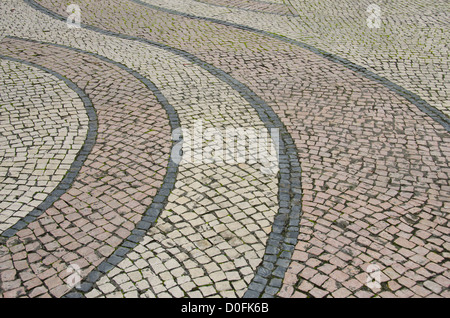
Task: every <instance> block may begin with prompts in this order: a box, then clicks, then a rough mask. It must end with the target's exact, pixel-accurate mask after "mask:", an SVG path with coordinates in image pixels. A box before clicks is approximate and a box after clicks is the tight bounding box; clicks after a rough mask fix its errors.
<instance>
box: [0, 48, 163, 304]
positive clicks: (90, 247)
mask: <svg viewBox="0 0 450 318" xmlns="http://www.w3.org/2000/svg"><path fill="white" fill-rule="evenodd" d="M0 54H3V55H6V56H13V57H16V58H19V59H23V60H25V61H29V62H35V63H38V64H39V65H42V66H45V67H48V68H51V69H52V70H54V71H56V72H59V73H60V74H61V75H63V76H67V78H69V79H71V80H72V81H73V82H74V83H75V84H77V85H78V86H79V87H80V88H82V89H83V90H84V91H85V92H86V93H87V95H88V97H89V98H90V99H91V100H92V103H93V105H94V107H95V109H96V111H97V116H98V135H97V139H96V144H95V146H94V148H93V149H92V151H91V154H90V155H89V157H88V158H87V160H86V162H85V163H84V166H83V167H82V169H81V171H80V172H79V175H78V177H77V178H76V180H75V182H74V184H73V186H72V187H71V189H69V190H68V191H67V192H66V193H65V194H63V195H62V196H61V198H60V199H59V200H58V201H56V202H55V203H54V205H53V206H52V207H51V208H50V209H48V210H47V211H45V213H44V214H42V215H41V216H40V217H39V218H38V219H37V220H36V221H35V222H32V223H31V224H29V226H28V227H27V228H25V229H23V230H21V231H19V232H18V233H17V234H16V235H15V236H13V237H11V238H10V239H9V240H8V241H7V242H6V244H5V245H2V246H1V247H0V271H1V288H2V290H3V291H2V293H3V296H5V297H11V296H21V295H27V296H30V297H35V296H45V295H50V296H54V297H60V296H63V295H64V294H65V293H66V292H67V291H68V290H69V288H68V286H67V285H66V283H65V282H64V280H65V279H66V278H67V276H68V275H69V274H70V273H69V272H68V271H67V270H66V269H67V268H68V265H69V264H76V265H78V266H79V267H80V268H81V269H82V271H83V272H84V273H86V274H88V273H89V272H90V271H91V270H92V269H93V268H94V267H95V266H97V265H98V264H100V262H101V261H102V260H104V259H105V258H106V257H108V256H110V255H111V253H112V252H113V251H114V250H115V248H116V247H117V246H118V245H119V244H120V243H121V242H122V241H123V240H124V239H125V238H126V237H127V236H128V235H130V233H131V231H132V230H133V229H134V228H135V224H136V223H137V222H138V221H139V220H140V219H141V216H142V214H143V213H144V212H145V210H146V209H147V207H148V206H149V205H150V203H151V202H152V197H153V196H154V195H155V194H156V191H157V189H158V188H159V187H160V186H161V184H162V179H163V177H164V175H165V166H166V165H167V161H168V153H169V150H170V147H169V145H170V143H169V140H170V139H169V138H170V133H169V132H170V130H169V129H170V127H169V124H168V120H167V119H166V115H165V112H164V110H163V109H162V108H161V107H160V106H159V104H158V102H157V101H156V99H155V97H154V96H153V95H152V93H151V91H149V90H148V88H147V87H145V86H144V84H143V83H141V82H140V81H139V80H137V79H136V78H134V77H133V76H131V75H130V74H129V73H127V72H125V71H124V70H121V69H119V68H118V67H116V66H114V65H111V64H108V63H106V62H103V61H101V60H99V59H97V58H94V57H92V56H89V55H85V54H81V53H76V52H74V51H71V50H68V49H63V48H58V47H55V46H51V45H45V44H37V43H32V42H25V41H20V40H13V39H8V40H3V41H2V42H1V43H0ZM125 118H126V119H125ZM143 134H147V138H146V139H145V143H143V142H142V139H141V136H142V135H143ZM125 167H127V168H125Z"/></svg>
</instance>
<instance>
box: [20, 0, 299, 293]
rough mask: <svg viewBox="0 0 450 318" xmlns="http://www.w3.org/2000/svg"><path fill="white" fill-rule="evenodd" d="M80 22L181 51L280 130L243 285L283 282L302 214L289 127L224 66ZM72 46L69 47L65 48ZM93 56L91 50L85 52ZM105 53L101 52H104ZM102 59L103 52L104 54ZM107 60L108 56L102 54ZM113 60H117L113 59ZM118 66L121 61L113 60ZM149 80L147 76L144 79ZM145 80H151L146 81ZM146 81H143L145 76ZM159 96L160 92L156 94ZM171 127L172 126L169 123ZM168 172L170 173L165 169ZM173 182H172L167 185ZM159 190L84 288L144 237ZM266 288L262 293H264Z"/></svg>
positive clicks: (159, 203) (254, 288) (158, 204)
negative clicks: (267, 199)
mask: <svg viewBox="0 0 450 318" xmlns="http://www.w3.org/2000/svg"><path fill="white" fill-rule="evenodd" d="M24 2H25V3H27V4H29V5H30V6H31V7H33V8H34V9H36V10H38V11H41V12H43V13H45V14H47V15H49V16H50V17H52V18H55V19H57V20H61V21H65V20H66V18H65V17H63V16H60V15H59V14H56V13H54V12H52V11H50V10H48V9H46V8H45V7H42V6H41V5H39V4H38V3H36V2H35V1H34V0H24ZM81 27H83V28H85V29H89V30H92V31H95V32H98V33H101V34H105V35H109V36H115V37H119V38H123V39H128V40H134V41H139V42H141V43H145V44H148V45H152V46H156V47H158V48H161V49H164V50H167V51H169V52H171V53H173V54H176V55H178V56H181V57H183V58H185V59H186V60H188V61H189V62H191V63H193V64H195V65H197V66H199V67H201V68H203V69H204V70H206V71H208V72H209V73H211V74H212V75H214V76H215V77H217V78H218V79H219V80H221V81H223V82H225V83H226V84H228V85H229V86H230V87H232V88H233V89H234V90H236V91H237V92H238V93H239V94H240V95H241V96H242V97H243V98H244V99H245V100H246V101H247V102H248V103H249V104H250V105H251V106H252V107H253V108H255V110H256V111H257V113H258V115H259V117H260V118H261V120H262V121H263V122H264V124H265V126H266V128H267V129H268V130H270V129H272V128H278V129H279V130H280V137H281V140H280V143H279V168H280V172H279V191H278V197H279V212H278V214H277V215H276V216H275V219H274V223H273V229H272V232H271V234H270V235H269V239H268V241H267V247H266V251H265V255H264V258H263V262H262V264H261V265H260V266H259V268H258V269H257V270H256V273H255V276H254V278H253V281H252V282H251V283H250V284H249V287H248V291H247V292H246V294H245V295H244V297H250V298H256V297H260V296H264V297H273V296H274V295H275V294H276V292H277V291H278V290H279V288H280V287H281V285H282V279H283V277H284V275H285V273H286V270H287V269H288V266H289V263H290V261H291V257H292V254H293V252H294V248H295V244H296V243H297V236H298V234H299V224H300V214H301V191H302V190H301V182H300V178H301V168H300V163H299V159H298V154H297V149H296V147H295V144H294V141H293V139H292V137H291V136H290V134H289V133H288V131H287V129H286V127H285V126H284V124H283V123H282V122H281V120H280V119H279V118H278V116H277V115H276V114H275V112H274V111H273V110H272V108H271V107H270V106H268V105H267V104H266V102H265V101H264V100H262V99H261V98H260V97H258V96H257V95H256V94H255V93H254V92H253V91H251V90H250V89H249V88H248V87H247V86H246V85H245V84H243V83H241V82H239V81H237V80H236V79H234V78H233V77H231V76H230V75H229V74H227V73H226V72H224V71H222V70H221V69H218V68H216V67H214V66H212V65H210V64H208V63H206V62H204V61H202V60H201V59H199V58H197V57H196V56H194V55H192V54H190V53H187V52H185V51H182V50H179V49H176V48H172V47H170V46H167V45H164V44H161V43H156V42H153V41H149V40H146V39H141V38H137V37H133V36H128V35H123V34H120V33H116V32H111V31H106V30H103V29H99V28H97V27H93V26H90V25H85V24H81ZM69 49H72V50H73V48H69ZM87 54H92V55H93V56H96V55H95V54H93V53H87ZM103 58H104V57H103ZM105 59H106V58H105ZM106 60H108V59H106ZM112 63H117V62H114V61H112ZM117 66H119V67H121V68H124V69H125V68H126V67H125V66H123V65H121V64H118V65H117ZM126 70H127V71H128V72H131V73H132V74H133V75H135V74H136V75H138V76H139V77H138V78H140V79H141V80H146V79H145V78H143V77H142V76H140V75H139V74H138V73H137V72H135V71H133V70H130V69H128V68H126ZM146 81H148V80H146ZM148 82H149V83H150V81H148ZM144 83H145V82H144ZM160 95H161V96H162V94H160ZM172 128H176V127H172ZM171 174H172V175H173V176H172V177H169V175H171ZM174 175H175V173H172V172H168V174H167V176H166V179H165V180H167V178H168V177H169V178H173V181H175V180H174V179H175V176H174ZM172 186H173V185H172ZM161 191H162V192H163V193H162V194H160V193H158V194H157V195H156V196H155V199H154V201H153V204H152V206H151V207H150V209H149V210H148V211H147V213H146V214H145V217H144V218H143V220H142V221H141V222H142V223H138V225H137V229H135V230H133V232H132V234H131V235H130V237H129V238H128V239H127V240H126V241H125V242H124V243H123V244H122V245H121V246H120V247H119V248H118V249H117V250H116V251H115V252H114V254H113V255H112V256H111V257H110V258H108V259H107V260H106V261H104V262H103V263H102V264H100V266H98V270H95V271H93V272H91V273H90V274H89V275H88V277H87V279H86V281H85V282H83V283H82V284H81V287H80V291H82V292H87V291H89V290H90V289H91V288H92V287H93V284H94V283H95V282H96V281H97V280H98V279H99V278H100V277H101V276H102V275H103V274H105V273H106V272H108V271H109V270H111V269H112V268H114V267H115V266H116V265H117V264H119V263H120V261H122V260H123V259H124V258H125V256H126V255H127V253H128V252H129V251H130V250H131V249H132V248H134V247H136V246H137V244H138V242H139V239H140V238H142V237H143V235H144V234H145V233H146V231H147V230H148V229H149V228H150V227H151V226H152V225H153V224H154V222H155V221H156V219H157V217H158V215H159V213H160V212H161V210H162V208H163V207H164V204H165V203H166V200H167V196H168V194H169V193H170V188H168V187H167V186H166V187H165V184H164V185H163V187H162V188H161ZM266 291H267V293H266ZM80 296H82V294H80V293H79V292H74V293H69V294H68V295H67V297H80Z"/></svg>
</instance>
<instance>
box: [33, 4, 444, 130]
mask: <svg viewBox="0 0 450 318" xmlns="http://www.w3.org/2000/svg"><path fill="white" fill-rule="evenodd" d="M26 1H33V2H34V0H26ZM129 1H132V2H135V3H137V4H140V5H142V6H146V7H149V8H151V9H154V10H158V11H162V12H166V13H169V14H174V15H179V16H183V17H185V18H190V19H196V20H203V21H208V22H213V23H217V24H221V25H225V26H229V27H234V28H237V29H240V30H244V31H249V32H254V33H257V34H261V35H265V36H268V37H271V38H274V39H277V40H280V41H284V42H286V43H289V44H292V45H296V46H299V47H301V48H303V49H306V50H308V51H310V52H313V53H315V54H317V55H319V56H321V57H323V58H325V59H327V60H329V61H331V62H334V63H338V64H340V65H343V66H344V67H346V68H348V69H350V70H352V71H354V72H356V73H358V74H360V75H361V76H363V77H365V78H367V79H370V80H372V81H374V82H377V83H379V84H381V85H383V86H385V87H387V88H388V89H389V90H391V91H393V92H394V93H396V94H398V95H400V96H402V97H403V98H405V99H406V100H408V101H409V102H410V103H412V104H413V105H415V106H416V107H417V108H419V109H420V110H421V111H422V112H424V113H425V114H427V115H428V116H430V117H431V118H432V119H433V120H435V121H436V122H438V123H439V124H441V125H442V126H443V127H444V128H445V130H447V132H450V118H448V117H447V116H446V115H445V114H444V113H442V112H441V111H440V110H438V109H436V108H434V107H433V106H431V105H430V104H428V103H427V102H426V101H425V100H423V99H422V98H420V96H418V95H417V94H415V93H413V92H411V91H409V90H407V89H404V88H403V87H401V86H399V85H397V84H394V83H392V82H391V81H389V80H388V79H386V78H384V77H382V76H379V75H377V74H375V73H374V72H372V71H370V70H368V69H366V68H364V67H362V66H359V65H357V64H355V63H353V62H350V61H349V60H347V59H345V58H342V57H339V56H337V55H334V54H331V53H328V52H326V51H324V50H321V49H317V48H315V47H313V46H311V45H308V44H306V43H303V42H300V41H297V40H293V39H290V38H288V37H285V36H282V35H278V34H275V33H269V32H267V31H263V30H258V29H255V28H252V27H249V26H245V25H240V24H235V23H232V22H227V21H222V20H219V19H214V18H206V17H201V16H196V15H192V14H187V13H183V12H180V11H176V10H172V9H166V8H162V7H158V6H155V5H152V4H149V3H146V2H143V1H141V0H129Z"/></svg>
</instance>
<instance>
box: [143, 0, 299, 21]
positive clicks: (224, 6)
mask: <svg viewBox="0 0 450 318" xmlns="http://www.w3.org/2000/svg"><path fill="white" fill-rule="evenodd" d="M194 1H195V2H199V3H203V4H206V5H209V6H214V7H220V8H226V9H235V10H242V11H247V12H255V13H265V14H273V15H278V16H281V17H298V16H299V15H298V14H295V13H292V11H291V10H290V9H289V7H288V10H289V11H290V12H291V13H290V14H283V13H276V12H267V11H261V10H254V9H246V8H240V7H233V6H231V5H230V6H226V5H223V4H217V3H209V2H206V1H202V0H194ZM253 1H255V2H259V3H264V4H272V5H273V4H275V5H276V3H272V2H265V1H258V0H253ZM148 4H149V3H148ZM149 5H151V4H149ZM285 5H286V4H285ZM286 7H287V5H286Z"/></svg>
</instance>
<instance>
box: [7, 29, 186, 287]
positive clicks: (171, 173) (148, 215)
mask: <svg viewBox="0 0 450 318" xmlns="http://www.w3.org/2000/svg"><path fill="white" fill-rule="evenodd" d="M7 38H11V39H19V40H22V41H28V42H33V43H39V44H45V45H53V46H56V47H60V48H64V49H68V50H72V51H75V52H78V53H82V54H86V55H90V56H93V57H95V58H98V59H100V60H102V61H104V62H107V63H110V64H113V65H114V66H117V67H119V68H121V69H122V70H124V71H127V72H128V73H129V74H131V75H133V76H134V77H135V78H137V79H138V80H140V81H141V82H142V83H144V84H145V85H146V86H147V87H148V88H149V90H151V91H152V92H153V94H154V95H155V96H156V99H157V100H158V102H159V103H160V104H161V106H162V107H163V109H164V110H165V111H166V112H167V114H168V117H169V122H170V125H171V128H172V130H174V129H177V128H179V127H180V121H179V118H178V115H177V112H176V110H175V109H174V108H173V106H172V105H171V104H169V102H168V101H167V99H166V98H165V96H164V95H163V94H162V93H161V92H160V91H159V89H158V88H157V87H156V86H155V85H154V84H153V83H152V82H151V81H149V80H148V79H147V78H145V77H143V76H142V75H141V74H139V73H138V72H136V71H133V70H131V69H129V68H128V67H126V66H125V65H123V64H120V63H118V62H115V61H113V60H110V59H108V58H106V57H104V56H101V55H98V54H95V53H91V52H86V51H83V50H80V49H77V48H72V47H68V46H65V45H61V44H54V43H48V42H42V41H35V40H30V39H23V38H18V37H13V36H7ZM180 138H182V137H180ZM177 142H179V140H178V141H174V143H177ZM177 173H178V165H177V164H176V163H174V162H173V161H172V160H169V165H168V169H167V174H166V176H165V178H164V181H163V184H162V186H161V188H160V189H159V190H158V192H157V194H156V196H155V197H154V199H153V202H152V204H151V205H150V207H149V208H148V209H147V211H146V212H145V213H144V215H143V217H142V219H141V221H139V222H138V223H137V224H136V228H135V229H134V230H133V231H132V232H131V234H130V235H129V236H128V237H127V239H125V241H124V242H123V243H122V244H121V245H119V246H118V248H117V249H116V250H115V252H114V253H113V254H112V255H111V256H110V257H109V258H108V259H107V260H105V261H103V262H102V263H101V264H100V265H99V266H98V267H97V269H98V270H97V271H93V272H91V273H90V274H89V275H88V276H87V278H86V281H85V282H83V284H82V285H81V288H82V290H83V289H85V288H87V286H88V285H92V284H93V283H94V282H95V281H97V279H99V278H100V277H101V275H102V274H104V273H106V272H108V271H109V270H111V269H112V268H114V267H115V266H116V265H117V264H118V263H119V262H120V261H122V260H123V259H125V256H126V255H127V254H128V252H130V251H131V250H132V249H133V248H134V247H136V246H137V244H138V242H139V240H140V238H141V237H143V236H144V235H145V233H146V232H147V230H148V229H149V228H150V227H151V226H153V225H154V224H155V222H156V220H157V219H158V217H159V214H160V213H161V212H162V211H163V209H164V207H165V206H166V203H167V199H168V197H169V194H170V192H171V191H172V189H173V188H174V186H175V181H176V175H177ZM42 212H43V211H42ZM42 212H41V213H42Z"/></svg>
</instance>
